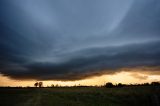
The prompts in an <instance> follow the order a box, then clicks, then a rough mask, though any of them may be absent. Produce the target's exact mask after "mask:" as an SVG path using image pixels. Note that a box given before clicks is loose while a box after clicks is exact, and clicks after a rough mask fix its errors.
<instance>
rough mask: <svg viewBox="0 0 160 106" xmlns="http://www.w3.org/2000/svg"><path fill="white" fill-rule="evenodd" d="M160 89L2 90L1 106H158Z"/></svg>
mask: <svg viewBox="0 0 160 106" xmlns="http://www.w3.org/2000/svg"><path fill="white" fill-rule="evenodd" d="M159 101H160V86H137V87H136V86H135V87H123V88H104V87H70V88H69V87H68V88H63V87H62V88H56V87H55V88H0V106H156V105H157V106H159V105H160V104H159Z"/></svg>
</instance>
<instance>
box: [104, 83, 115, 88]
mask: <svg viewBox="0 0 160 106" xmlns="http://www.w3.org/2000/svg"><path fill="white" fill-rule="evenodd" d="M105 87H107V88H112V87H114V85H113V84H112V83H111V82H108V83H106V84H105Z"/></svg>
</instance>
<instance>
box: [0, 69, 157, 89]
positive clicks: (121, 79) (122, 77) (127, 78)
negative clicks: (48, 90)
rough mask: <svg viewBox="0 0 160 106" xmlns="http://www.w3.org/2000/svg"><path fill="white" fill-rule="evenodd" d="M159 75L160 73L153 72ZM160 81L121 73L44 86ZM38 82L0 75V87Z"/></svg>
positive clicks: (153, 76)
mask: <svg viewBox="0 0 160 106" xmlns="http://www.w3.org/2000/svg"><path fill="white" fill-rule="evenodd" d="M153 73H159V72H156V71H155V72H153ZM153 81H160V74H157V75H156V74H152V73H151V72H148V71H146V72H145V71H142V72H141V71H140V70H138V69H137V71H120V72H117V73H115V74H104V75H101V76H95V77H90V78H86V79H82V80H76V81H55V80H50V81H43V83H44V86H51V85H52V84H54V85H59V86H75V85H86V86H95V85H97V86H100V85H104V84H105V83H106V82H112V83H114V84H116V83H124V84H130V83H132V84H134V83H146V82H153ZM35 82H36V80H15V79H11V78H9V77H7V76H3V75H2V74H0V86H33V85H34V83H35Z"/></svg>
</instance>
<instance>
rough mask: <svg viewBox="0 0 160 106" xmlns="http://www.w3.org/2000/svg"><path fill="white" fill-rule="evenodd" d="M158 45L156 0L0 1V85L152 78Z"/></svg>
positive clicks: (158, 64) (158, 63) (159, 66)
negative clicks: (124, 77) (16, 82)
mask: <svg viewBox="0 0 160 106" xmlns="http://www.w3.org/2000/svg"><path fill="white" fill-rule="evenodd" d="M159 45H160V1H159V0H121V1H119V0H14V1H13V0H0V79H3V80H5V81H3V82H2V80H1V81H0V85H8V84H9V82H15V80H16V81H19V80H20V81H22V82H23V81H24V82H25V81H32V82H34V81H36V80H39V81H61V82H63V81H64V82H66V81H67V82H75V81H82V82H83V83H82V82H76V83H74V84H77V83H81V84H85V82H87V81H86V80H87V79H88V80H92V81H91V82H93V81H94V79H93V78H96V80H97V81H98V82H97V83H98V84H102V83H104V82H106V81H112V82H116V81H117V80H116V79H114V80H113V79H112V80H110V79H109V78H110V77H113V78H114V76H115V75H117V79H119V80H121V79H122V77H118V75H120V76H122V75H123V74H121V73H123V72H124V73H128V74H126V76H127V75H128V76H131V77H133V76H134V79H133V80H132V81H130V82H135V83H137V82H141V81H139V78H140V77H142V76H143V75H142V74H144V73H145V75H144V76H146V79H148V80H145V81H148V82H150V81H153V79H155V80H156V81H157V80H160V79H159V76H160V47H159ZM144 67H145V68H144ZM136 69H137V70H138V71H136ZM135 72H136V74H135ZM117 73H118V74H117ZM137 73H138V74H137ZM146 73H147V74H146ZM155 73H156V74H155ZM139 75H140V77H138V76H139ZM155 75H156V77H155V78H152V80H151V79H150V78H149V77H153V76H155ZM102 77H103V78H102ZM100 78H101V79H103V80H102V81H99V79H100ZM126 79H127V77H126ZM128 79H129V78H128ZM140 79H141V78H140ZM8 80H9V81H8ZM10 80H11V81H10ZM7 81H8V82H7ZM91 82H88V83H91ZM122 82H123V81H122ZM130 82H128V83H130ZM142 82H143V81H142ZM94 83H96V81H95V82H94ZM17 85H18V84H17Z"/></svg>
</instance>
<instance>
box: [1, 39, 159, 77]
mask: <svg viewBox="0 0 160 106" xmlns="http://www.w3.org/2000/svg"><path fill="white" fill-rule="evenodd" d="M158 45H160V42H159V41H158V42H151V43H147V44H146V43H144V44H133V45H128V46H121V47H112V49H108V48H106V49H105V48H93V49H89V50H84V51H79V52H81V56H79V57H76V58H74V59H71V60H70V61H67V62H64V63H59V64H53V63H48V62H47V63H32V64H21V63H20V62H19V63H18V62H17V63H16V64H15V62H14V63H12V61H14V60H16V59H17V58H13V57H11V58H10V59H11V60H12V61H8V63H7V62H4V63H3V65H1V73H2V74H4V75H7V76H10V77H12V78H16V79H39V80H51V79H54V80H78V79H83V78H87V77H90V76H97V75H102V74H104V73H115V72H116V71H115V70H117V69H120V68H125V67H133V68H134V67H137V66H159V65H160V49H159V48H158ZM93 52H94V53H95V55H93V56H90V57H89V56H88V57H85V58H84V57H83V56H84V55H87V54H85V53H89V54H90V53H93ZM2 62H3V61H1V63H2ZM104 70H106V71H104Z"/></svg>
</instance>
